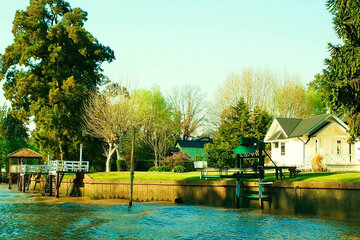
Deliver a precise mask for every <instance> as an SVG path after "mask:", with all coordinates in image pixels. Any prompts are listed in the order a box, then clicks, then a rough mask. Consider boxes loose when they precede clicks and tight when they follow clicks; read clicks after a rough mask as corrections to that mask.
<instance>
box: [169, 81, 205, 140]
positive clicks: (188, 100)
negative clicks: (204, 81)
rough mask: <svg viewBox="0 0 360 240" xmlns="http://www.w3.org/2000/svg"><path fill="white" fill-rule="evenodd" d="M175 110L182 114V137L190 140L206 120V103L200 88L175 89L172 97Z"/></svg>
mask: <svg viewBox="0 0 360 240" xmlns="http://www.w3.org/2000/svg"><path fill="white" fill-rule="evenodd" d="M170 101H171V103H172V104H173V107H174V110H175V111H177V112H179V113H180V114H181V135H182V136H181V137H182V139H183V140H188V139H189V137H191V136H193V135H194V134H195V133H196V131H197V130H199V129H200V128H201V127H202V126H203V123H204V120H205V112H204V109H205V103H204V96H202V94H201V92H200V88H199V87H195V86H190V85H187V86H184V87H182V88H180V89H179V88H175V89H174V90H173V92H172V95H171V96H170Z"/></svg>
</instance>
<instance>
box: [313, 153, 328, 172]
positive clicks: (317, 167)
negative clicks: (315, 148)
mask: <svg viewBox="0 0 360 240" xmlns="http://www.w3.org/2000/svg"><path fill="white" fill-rule="evenodd" d="M311 165H312V169H313V171H315V172H326V168H325V167H324V157H323V156H321V155H320V154H316V155H315V156H314V158H313V159H312V161H311Z"/></svg>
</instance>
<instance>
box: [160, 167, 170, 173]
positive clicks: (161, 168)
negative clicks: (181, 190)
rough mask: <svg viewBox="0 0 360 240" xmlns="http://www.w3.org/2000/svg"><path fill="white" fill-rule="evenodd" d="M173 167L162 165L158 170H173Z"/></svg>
mask: <svg viewBox="0 0 360 240" xmlns="http://www.w3.org/2000/svg"><path fill="white" fill-rule="evenodd" d="M171 170H172V169H171V167H168V166H160V167H158V168H157V171H158V172H171Z"/></svg>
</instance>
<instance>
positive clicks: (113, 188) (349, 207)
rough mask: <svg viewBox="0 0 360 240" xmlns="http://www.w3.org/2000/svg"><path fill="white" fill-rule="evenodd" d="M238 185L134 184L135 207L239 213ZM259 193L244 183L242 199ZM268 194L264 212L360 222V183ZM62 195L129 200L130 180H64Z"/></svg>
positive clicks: (299, 185) (291, 185) (246, 204)
mask: <svg viewBox="0 0 360 240" xmlns="http://www.w3.org/2000/svg"><path fill="white" fill-rule="evenodd" d="M43 186H44V181H38V182H37V183H36V186H35V179H33V181H32V187H35V188H36V189H37V190H38V191H41V190H42V187H43ZM235 191H236V184H235V181H206V180H205V181H204V180H194V181H185V180H179V181H174V180H135V181H134V196H133V199H134V201H135V202H169V203H175V202H176V203H182V204H186V205H204V206H216V207H226V208H235V207H236V204H235V203H236V199H235ZM257 191H258V182H242V184H241V187H240V195H241V196H246V195H249V194H253V193H255V194H256V192H257ZM264 192H269V196H270V197H271V204H270V203H269V202H265V206H264V207H265V209H270V210H274V211H278V210H280V211H283V212H288V213H296V214H309V215H317V216H331V217H340V218H358V216H359V215H360V209H359V208H358V206H359V204H360V183H359V182H301V181H292V182H286V181H277V182H274V183H273V185H272V186H271V187H265V189H264ZM60 196H81V197H87V198H90V199H128V197H129V181H128V180H111V179H94V178H91V177H90V176H89V175H85V176H84V178H81V179H63V182H62V184H61V187H60ZM240 207H241V208H259V202H258V201H257V200H256V199H255V200H254V199H250V198H245V197H241V198H240Z"/></svg>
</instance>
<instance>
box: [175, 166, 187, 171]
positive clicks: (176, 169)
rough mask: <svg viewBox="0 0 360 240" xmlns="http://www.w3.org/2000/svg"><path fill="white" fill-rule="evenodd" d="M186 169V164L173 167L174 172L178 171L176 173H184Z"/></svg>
mask: <svg viewBox="0 0 360 240" xmlns="http://www.w3.org/2000/svg"><path fill="white" fill-rule="evenodd" d="M185 171H186V168H185V167H184V166H181V165H179V166H175V167H174V168H173V172H176V173H183V172H185Z"/></svg>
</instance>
